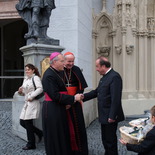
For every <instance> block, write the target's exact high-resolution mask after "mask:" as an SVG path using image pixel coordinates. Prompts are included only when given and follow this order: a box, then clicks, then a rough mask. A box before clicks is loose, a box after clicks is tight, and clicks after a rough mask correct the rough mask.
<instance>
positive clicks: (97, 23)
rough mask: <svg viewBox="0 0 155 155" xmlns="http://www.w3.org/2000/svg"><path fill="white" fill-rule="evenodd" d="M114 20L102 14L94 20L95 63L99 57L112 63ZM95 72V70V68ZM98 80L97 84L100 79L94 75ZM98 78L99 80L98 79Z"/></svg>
mask: <svg viewBox="0 0 155 155" xmlns="http://www.w3.org/2000/svg"><path fill="white" fill-rule="evenodd" d="M112 29H113V26H112V19H111V17H110V16H109V15H108V14H106V13H104V12H101V13H100V14H99V15H97V16H94V18H93V32H92V33H93V59H94V60H93V61H95V60H96V59H97V57H99V56H101V55H103V56H105V57H107V58H108V59H109V60H110V61H111V62H112V56H113V48H112V47H113V46H112V44H113V38H112ZM94 72H95V68H94ZM94 75H95V77H94V79H96V80H95V81H96V84H97V81H98V79H99V75H98V74H94ZM96 77H97V78H96Z"/></svg>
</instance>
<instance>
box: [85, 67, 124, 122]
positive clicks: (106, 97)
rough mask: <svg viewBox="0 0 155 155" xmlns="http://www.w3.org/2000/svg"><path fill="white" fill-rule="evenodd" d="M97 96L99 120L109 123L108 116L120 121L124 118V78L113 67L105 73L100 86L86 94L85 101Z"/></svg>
mask: <svg viewBox="0 0 155 155" xmlns="http://www.w3.org/2000/svg"><path fill="white" fill-rule="evenodd" d="M95 97H97V99H98V113H99V122H100V123H101V124H108V118H111V119H114V120H116V122H120V121H123V120H124V114H123V110H122V103H121V97H122V79H121V76H120V75H119V74H118V73H117V72H115V71H114V70H113V69H111V70H110V71H109V72H108V73H107V74H106V75H104V76H103V77H102V78H101V79H100V82H99V85H98V87H97V88H96V89H95V90H92V91H90V92H89V93H86V94H84V101H87V100H90V99H93V98H95Z"/></svg>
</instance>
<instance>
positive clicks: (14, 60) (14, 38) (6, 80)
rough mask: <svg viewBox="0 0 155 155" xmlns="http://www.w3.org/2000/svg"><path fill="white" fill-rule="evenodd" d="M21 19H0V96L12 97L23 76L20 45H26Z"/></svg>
mask: <svg viewBox="0 0 155 155" xmlns="http://www.w3.org/2000/svg"><path fill="white" fill-rule="evenodd" d="M27 30H28V29H27V24H26V23H25V22H24V21H23V20H16V21H15V20H0V60H1V61H0V88H1V92H0V98H1V99H2V98H12V97H13V95H14V93H15V92H16V91H17V90H18V88H19V86H21V84H22V81H23V76H24V58H23V56H22V52H21V51H20V50H19V48H20V47H22V46H25V45H26V41H25V39H24V34H25V33H26V32H27Z"/></svg>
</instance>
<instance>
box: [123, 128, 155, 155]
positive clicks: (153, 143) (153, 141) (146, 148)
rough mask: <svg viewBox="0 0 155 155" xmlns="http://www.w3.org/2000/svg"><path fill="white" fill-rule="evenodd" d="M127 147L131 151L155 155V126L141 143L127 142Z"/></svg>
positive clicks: (144, 154)
mask: <svg viewBox="0 0 155 155" xmlns="http://www.w3.org/2000/svg"><path fill="white" fill-rule="evenodd" d="M126 147H127V149H128V150H129V151H134V152H137V153H138V155H155V126H154V127H153V128H152V130H150V131H149V132H148V133H147V135H146V137H145V139H144V141H142V142H141V144H139V145H134V144H127V145H126Z"/></svg>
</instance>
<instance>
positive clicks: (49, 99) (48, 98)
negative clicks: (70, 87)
mask: <svg viewBox="0 0 155 155" xmlns="http://www.w3.org/2000/svg"><path fill="white" fill-rule="evenodd" d="M59 93H60V94H66V95H67V94H68V92H67V91H61V92H59ZM45 101H52V99H51V98H50V97H49V96H48V94H47V93H45Z"/></svg>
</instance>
